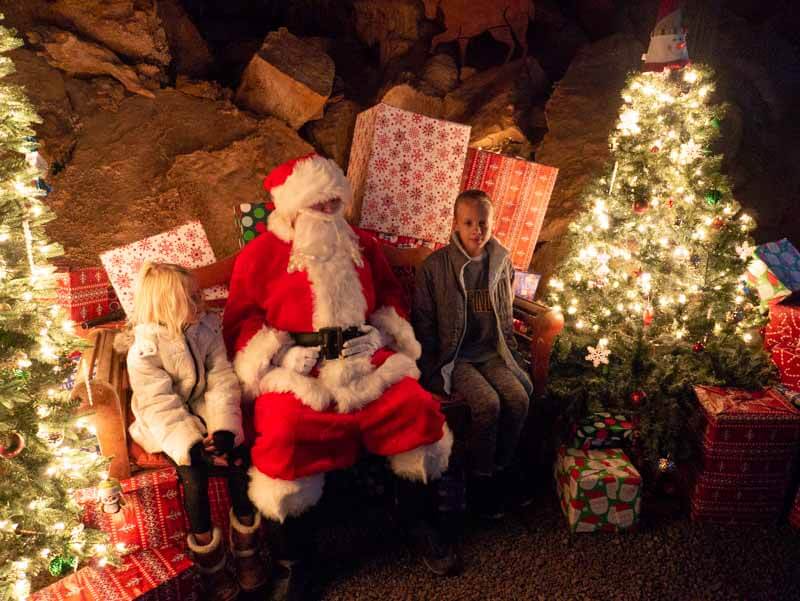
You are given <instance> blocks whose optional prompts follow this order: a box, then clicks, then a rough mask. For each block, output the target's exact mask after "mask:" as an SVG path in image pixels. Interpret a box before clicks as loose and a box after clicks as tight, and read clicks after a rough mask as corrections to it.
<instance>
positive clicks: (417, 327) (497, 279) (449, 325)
mask: <svg viewBox="0 0 800 601" xmlns="http://www.w3.org/2000/svg"><path fill="white" fill-rule="evenodd" d="M485 249H486V252H487V253H488V254H489V297H490V299H491V303H492V309H493V310H494V315H495V319H496V320H497V334H498V335H497V352H498V354H499V355H500V357H502V358H503V360H504V361H505V363H506V365H507V366H508V368H509V369H510V370H511V371H512V372H513V373H514V375H515V376H516V377H517V378H518V379H519V381H520V382H521V383H522V385H523V386H524V387H525V390H526V391H527V392H528V394H530V393H531V392H532V391H533V385H532V384H531V380H530V378H529V377H528V374H526V373H525V371H524V370H522V368H520V366H519V364H518V363H517V361H516V359H515V358H514V355H513V353H512V351H516V349H517V343H516V340H515V339H514V328H513V302H514V292H513V282H514V268H513V267H512V265H511V258H510V255H509V253H508V251H507V250H506V249H505V248H504V247H503V245H502V244H500V243H499V242H498V241H497V240H496V239H495V238H494V237H492V238H490V239H489V242H487V243H486V246H485ZM469 261H470V257H469V255H468V254H467V253H466V251H465V250H464V248H463V247H462V246H461V242H460V240H459V239H458V236H457V235H456V234H453V236H452V239H451V242H450V244H448V245H447V246H446V247H444V248H441V249H439V250H437V251H436V252H434V253H432V254H431V255H430V256H429V257H428V258H427V259H426V260H425V262H424V263H423V264H422V266H420V267H419V269H417V274H416V285H415V287H414V299H413V310H412V311H411V321H412V324H413V326H414V332H415V333H416V335H417V339H418V340H419V342H420V344H421V345H422V356H421V357H420V359H419V361H418V365H419V368H420V371H421V372H422V376H421V377H420V381H421V382H422V385H423V386H425V387H426V388H428V389H429V390H432V391H434V392H439V393H442V392H444V393H446V394H449V393H450V390H451V381H450V380H451V375H452V373H453V367H454V365H455V359H456V357H457V356H458V351H459V349H460V348H461V343H462V341H463V339H464V334H465V332H466V327H467V292H466V289H465V286H464V269H465V267H466V265H467V263H469Z"/></svg>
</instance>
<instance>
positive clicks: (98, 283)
mask: <svg viewBox="0 0 800 601" xmlns="http://www.w3.org/2000/svg"><path fill="white" fill-rule="evenodd" d="M55 279H56V301H57V302H58V304H59V305H61V306H62V307H64V309H66V311H67V314H68V315H69V318H70V319H71V320H73V321H77V322H82V321H86V320H88V319H95V318H97V317H103V316H104V315H107V314H108V313H109V312H110V311H112V310H113V309H112V307H111V303H112V297H111V296H110V295H109V293H108V289H109V286H110V282H109V280H108V275H106V271H105V270H104V269H103V268H102V267H87V268H83V269H70V270H68V271H61V272H57V273H56V274H55ZM113 300H116V299H115V298H114V299H113ZM117 308H118V307H117Z"/></svg>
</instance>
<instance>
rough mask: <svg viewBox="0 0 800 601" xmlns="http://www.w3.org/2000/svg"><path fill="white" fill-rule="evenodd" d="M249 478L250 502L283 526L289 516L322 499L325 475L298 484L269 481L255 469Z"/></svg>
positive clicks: (286, 481)
mask: <svg viewBox="0 0 800 601" xmlns="http://www.w3.org/2000/svg"><path fill="white" fill-rule="evenodd" d="M248 474H249V475H250V488H249V489H248V495H249V497H250V500H251V501H252V502H253V505H255V506H256V507H257V508H258V510H259V511H260V512H261V513H263V514H264V516H266V517H267V518H269V519H271V520H276V521H278V522H283V520H285V519H286V518H287V517H288V516H298V515H300V514H301V513H303V512H304V511H306V510H307V509H309V508H310V507H313V506H314V505H316V504H317V503H318V502H319V500H320V499H321V498H322V489H323V487H324V485H325V475H324V474H314V475H313V476H306V477H305V478H298V479H297V480H279V479H277V478H270V477H269V476H267V475H266V474H265V473H264V472H262V471H260V470H259V469H258V468H257V467H255V466H253V467H251V468H250V470H249V471H248Z"/></svg>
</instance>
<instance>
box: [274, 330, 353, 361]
mask: <svg viewBox="0 0 800 601" xmlns="http://www.w3.org/2000/svg"><path fill="white" fill-rule="evenodd" d="M289 335H290V336H291V337H292V340H294V343H295V344H296V345H298V346H319V347H321V349H322V350H321V351H320V356H321V357H322V358H323V359H338V358H339V357H340V356H341V354H342V347H343V346H344V343H345V342H347V341H348V340H352V339H353V338H358V337H359V336H363V335H364V333H363V332H362V331H361V330H359V329H358V328H357V327H356V326H351V327H349V328H345V329H344V330H343V329H342V328H320V329H319V331H318V332H289Z"/></svg>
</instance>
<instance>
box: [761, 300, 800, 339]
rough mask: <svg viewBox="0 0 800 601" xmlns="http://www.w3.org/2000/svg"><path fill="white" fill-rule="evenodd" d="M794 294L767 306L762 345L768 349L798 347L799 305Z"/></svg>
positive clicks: (799, 329) (799, 334) (799, 335)
mask: <svg viewBox="0 0 800 601" xmlns="http://www.w3.org/2000/svg"><path fill="white" fill-rule="evenodd" d="M795 298H796V297H795V295H792V296H790V297H788V298H787V299H785V301H784V302H778V303H772V304H771V305H770V306H769V323H767V325H766V326H765V328H764V346H765V347H766V348H767V350H770V349H772V348H774V347H776V346H781V347H784V348H793V349H800V305H798V304H794V303H795Z"/></svg>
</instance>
